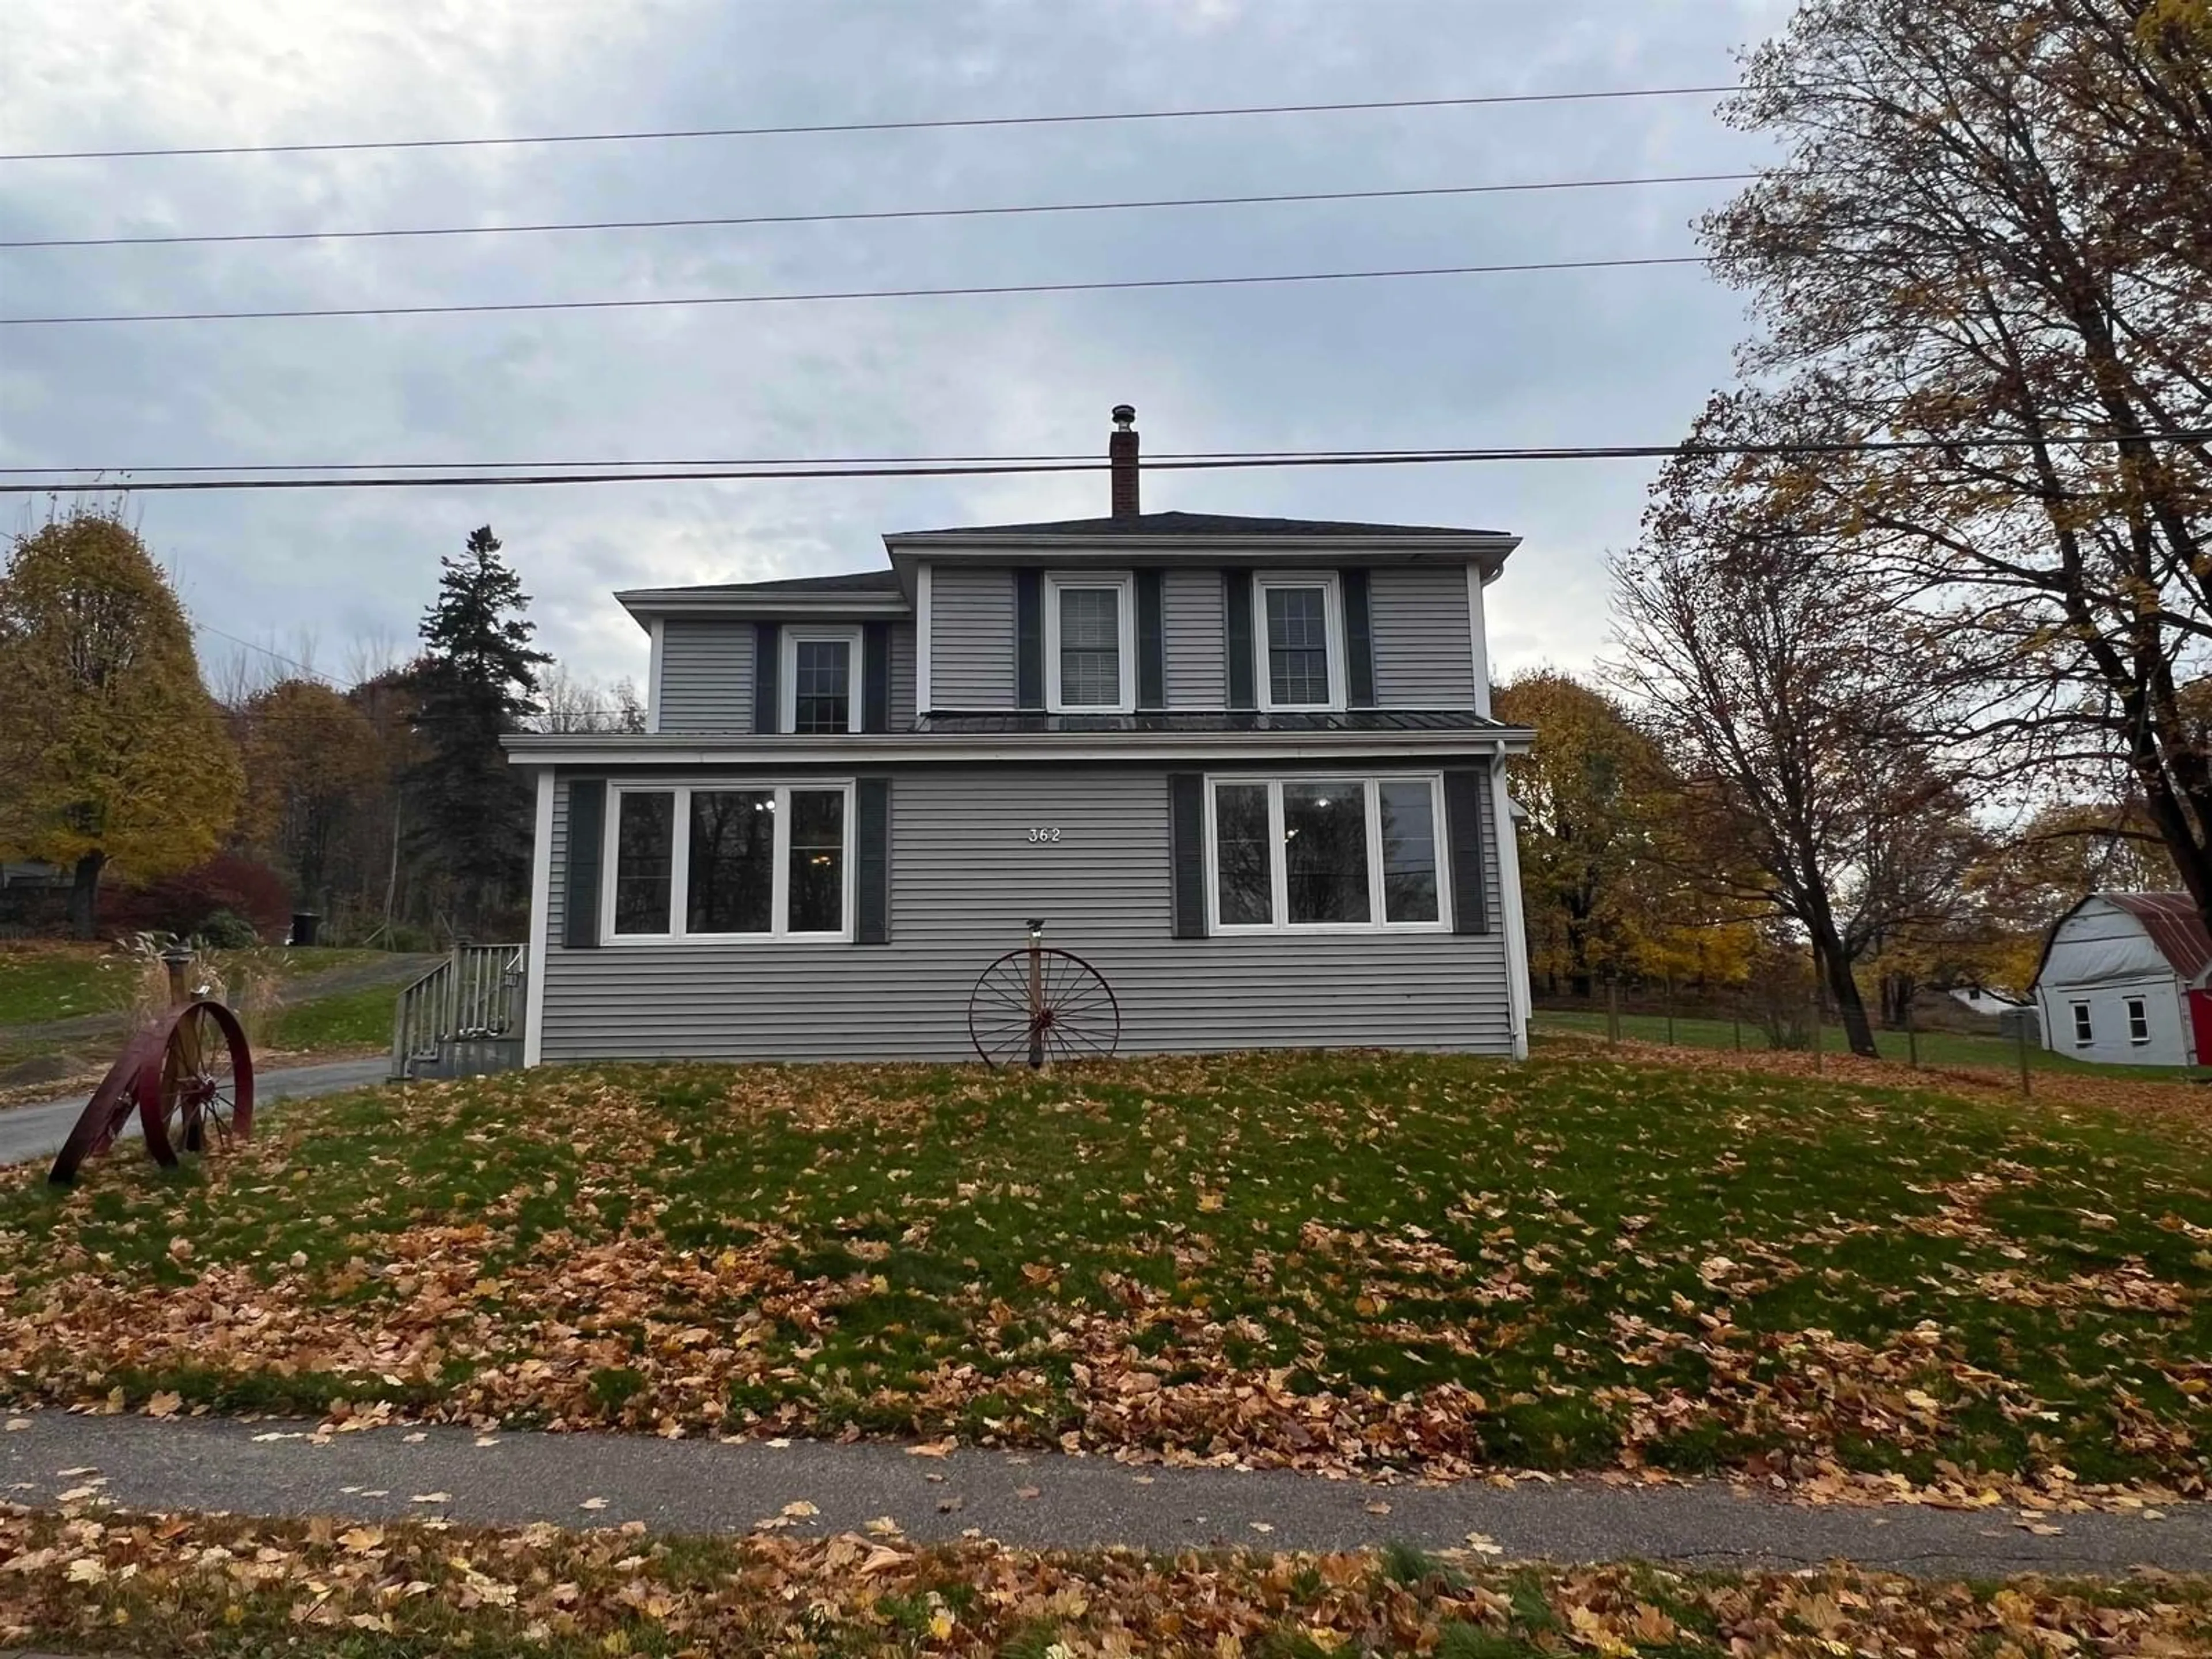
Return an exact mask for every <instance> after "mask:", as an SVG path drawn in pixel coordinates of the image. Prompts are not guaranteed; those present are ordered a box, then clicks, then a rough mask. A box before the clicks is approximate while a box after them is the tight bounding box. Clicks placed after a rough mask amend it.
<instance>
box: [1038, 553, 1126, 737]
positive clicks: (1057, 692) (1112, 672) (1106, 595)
mask: <svg viewBox="0 0 2212 1659" xmlns="http://www.w3.org/2000/svg"><path fill="white" fill-rule="evenodd" d="M1133 588H1134V582H1133V580H1132V578H1131V577H1130V576H1129V575H1128V574H1127V573H1115V574H1106V575H1095V576H1094V575H1060V574H1051V575H1048V576H1047V577H1046V579H1045V589H1046V592H1045V606H1044V631H1045V638H1044V660H1045V707H1046V708H1048V709H1049V710H1051V711H1052V712H1053V713H1054V714H1127V713H1129V712H1130V711H1131V710H1133V708H1136V706H1137V690H1136V674H1137V661H1136V659H1137V645H1136V606H1135V604H1134V594H1133Z"/></svg>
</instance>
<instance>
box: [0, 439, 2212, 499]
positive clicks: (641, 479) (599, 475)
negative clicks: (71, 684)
mask: <svg viewBox="0 0 2212 1659" xmlns="http://www.w3.org/2000/svg"><path fill="white" fill-rule="evenodd" d="M2142 441H2148V442H2154V443H2187V444H2197V443H2205V442H2212V427H2202V428H2183V429H2181V430H2178V431H2173V432H2162V433H2151V434H2147V435H2141V436H2130V437H2121V436H2118V435H2109V434H2101V433H2088V434H2081V435H2076V436H2073V437H2064V438H2049V439H2033V438H1999V437H1990V438H1869V439H1856V440H1848V441H1835V442H1822V443H1775V444H1703V443H1696V442H1685V443H1673V444H1624V445H1616V446H1598V445H1576V446H1563V447H1556V448H1531V447H1523V448H1497V449H1433V450H1424V449H1407V450H1385V451H1349V450H1325V451H1316V452H1313V453H1296V452H1291V451H1273V452H1269V453H1265V454H1259V455H1247V456H1234V457H1222V458H1217V459H1206V460H1163V459H1152V460H1148V461H1146V463H1145V467H1146V471H1154V472H1191V471H1250V470H1258V469H1266V468H1273V467H1326V466H1424V465H1466V464H1470V463H1479V462H1493V463H1494V462H1539V461H1613V460H1672V459H1677V458H1683V459H1693V458H1699V457H1707V456H1710V457H1715V458H1718V457H1727V456H1775V457H1782V456H1792V455H1799V456H1812V455H1859V454H1888V453H1914V452H1930V451H1933V452H1947V451H1966V450H1983V449H2026V448H2029V447H2033V446H2035V445H2036V444H2038V443H2047V444H2049V445H2051V446H2054V447H2061V448H2076V449H2080V448H2101V447H2107V446H2111V445H2115V444H2120V443H2127V442H2142ZM1108 467H1109V463H1108V462H1105V461H1103V460H1097V459H1088V460H1081V461H1051V462H1006V461H999V462H987V463H981V464H978V465H946V466H912V465H908V466H819V465H817V466H810V467H773V468H767V467H763V468H751V469H731V468H722V469H715V470H711V471H649V472H561V473H529V474H514V473H506V474H487V475H477V476H471V477H435V478H422V477H414V478H410V477H373V478H339V477H316V478H235V477H234V478H181V479H179V478H171V479H157V480H155V481H154V482H152V483H141V484H129V485H118V484H114V483H74V482H69V481H60V480H48V481H46V482H44V483H0V495H41V494H46V493H48V492H52V493H54V494H58V495H75V494H82V493H85V492H88V491H94V490H112V489H125V490H127V491H132V492H141V491H143V492H146V493H153V492H157V491H175V490H244V489H458V488H471V489H475V488H485V489H497V488H509V487H514V486H520V485H543V484H608V483H742V482H744V481H747V480H776V479H791V478H928V477H984V476H1005V475H1009V474H1027V473H1054V472H1103V471H1107V470H1108Z"/></svg>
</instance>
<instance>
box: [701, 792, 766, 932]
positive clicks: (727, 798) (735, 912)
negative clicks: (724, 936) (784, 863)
mask: <svg viewBox="0 0 2212 1659" xmlns="http://www.w3.org/2000/svg"><path fill="white" fill-rule="evenodd" d="M685 884H686V885H687V886H688V887H689V888H690V894H689V895H688V897H687V900H686V906H685V910H684V917H685V920H684V927H686V928H688V929H689V930H690V932H692V933H767V932H768V931H769V927H770V926H771V921H770V918H771V916H772V915H773V914H774V912H773V908H772V907H773V905H774V903H775V795H774V793H771V792H769V791H767V790H744V791H738V790H714V791H712V792H708V791H706V790H701V791H699V792H698V793H696V794H694V795H693V796H692V797H691V868H690V874H689V876H688V877H687V878H685Z"/></svg>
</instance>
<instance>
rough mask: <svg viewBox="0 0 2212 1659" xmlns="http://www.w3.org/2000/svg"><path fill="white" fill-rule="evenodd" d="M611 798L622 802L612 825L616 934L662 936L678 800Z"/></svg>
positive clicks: (666, 797)
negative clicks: (613, 831) (653, 934)
mask: <svg viewBox="0 0 2212 1659" xmlns="http://www.w3.org/2000/svg"><path fill="white" fill-rule="evenodd" d="M615 799H617V800H619V801H620V802H621V803H622V809H621V816H620V818H619V820H618V821H617V824H616V827H615V932H617V933H666V932H667V931H668V927H669V923H668V885H669V879H670V877H669V868H670V860H671V855H672V854H673V851H674V848H675V844H676V843H675V826H676V797H675V796H674V795H673V794H672V793H661V794H652V795H647V794H634V793H628V792H625V793H623V794H620V795H617V797H616V798H615Z"/></svg>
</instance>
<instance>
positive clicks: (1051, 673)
mask: <svg viewBox="0 0 2212 1659" xmlns="http://www.w3.org/2000/svg"><path fill="white" fill-rule="evenodd" d="M1068 588H1075V589H1077V590H1083V589H1087V588H1111V589H1113V590H1114V592H1115V593H1117V594H1118V595H1119V596H1120V597H1119V598H1117V599H1115V601H1114V619H1115V624H1116V626H1117V630H1118V632H1119V633H1120V635H1121V648H1120V653H1119V655H1120V659H1121V696H1118V697H1117V698H1115V700H1114V701H1113V702H1110V703H1103V702H1079V703H1068V702H1062V701H1061V699H1060V594H1061V592H1063V591H1064V590H1066V589H1068ZM1044 706H1045V709H1046V712H1048V713H1049V714H1135V713H1136V712H1137V578H1136V576H1135V574H1134V573H1133V572H1131V571H1127V570H1100V571H1096V572H1093V571H1088V570H1085V571H1075V570H1048V571H1047V572H1045V576H1044Z"/></svg>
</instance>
